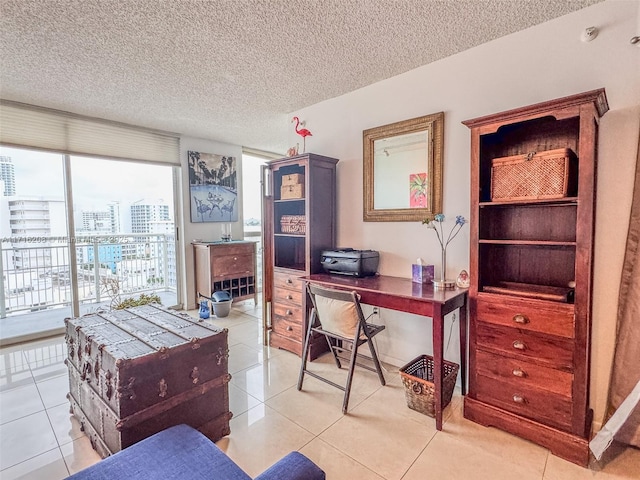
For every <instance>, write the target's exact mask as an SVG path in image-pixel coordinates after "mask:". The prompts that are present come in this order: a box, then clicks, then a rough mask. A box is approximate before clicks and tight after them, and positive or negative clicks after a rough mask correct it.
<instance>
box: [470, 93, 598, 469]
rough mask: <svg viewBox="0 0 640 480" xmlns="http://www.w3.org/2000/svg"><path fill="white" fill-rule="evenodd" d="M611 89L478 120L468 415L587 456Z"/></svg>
mask: <svg viewBox="0 0 640 480" xmlns="http://www.w3.org/2000/svg"><path fill="white" fill-rule="evenodd" d="M608 109H609V107H608V104H607V99H606V96H605V92H604V89H600V90H594V91H590V92H586V93H582V94H578V95H572V96H569V97H565V98H560V99H557V100H552V101H548V102H544V103H540V104H536V105H531V106H528V107H523V108H518V109H515V110H510V111H507V112H502V113H497V114H493V115H488V116H485V117H482V118H476V119H473V120H468V121H465V122H463V123H464V124H465V125H466V126H468V127H469V128H470V129H471V215H470V216H471V221H470V244H471V245H470V277H471V286H470V290H469V296H470V326H469V343H470V345H469V392H468V395H467V396H466V398H465V400H464V416H465V417H466V418H468V419H471V420H473V421H475V422H478V423H480V424H483V425H487V426H494V427H497V428H500V429H502V430H506V431H508V432H511V433H513V434H515V435H518V436H520V437H523V438H526V439H528V440H531V441H533V442H535V443H538V444H540V445H542V446H544V447H546V448H548V449H549V450H550V451H551V452H552V453H553V454H555V455H557V456H559V457H562V458H564V459H567V460H569V461H571V462H574V463H577V464H580V465H587V463H588V460H589V448H588V442H589V439H590V434H591V423H592V417H593V411H592V410H591V409H590V408H589V376H590V344H591V339H590V332H591V303H592V286H593V238H594V226H595V200H596V165H597V146H598V124H599V119H600V117H601V116H602V115H604V114H605V113H606V112H607V110H608Z"/></svg>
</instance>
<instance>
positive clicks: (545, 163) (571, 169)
mask: <svg viewBox="0 0 640 480" xmlns="http://www.w3.org/2000/svg"><path fill="white" fill-rule="evenodd" d="M577 174H578V158H577V157H576V154H575V153H573V151H572V150H571V149H568V148H558V149H555V150H547V151H545V152H537V153H536V152H530V153H528V154H524V155H513V156H510V157H504V158H495V159H493V161H492V163H491V200H492V201H521V200H544V199H547V200H549V199H558V198H564V197H567V196H572V195H575V194H576V191H577V187H578V183H577V180H578V175H577Z"/></svg>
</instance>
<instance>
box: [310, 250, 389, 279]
mask: <svg viewBox="0 0 640 480" xmlns="http://www.w3.org/2000/svg"><path fill="white" fill-rule="evenodd" d="M321 255H322V258H321V263H322V268H324V271H325V272H327V273H340V274H342V275H353V276H354V277H368V276H371V275H375V274H376V272H377V271H378V261H379V260H380V255H379V254H378V252H377V251H375V250H354V249H353V248H341V249H339V250H324V251H322V252H321Z"/></svg>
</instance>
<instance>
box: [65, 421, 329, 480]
mask: <svg viewBox="0 0 640 480" xmlns="http://www.w3.org/2000/svg"><path fill="white" fill-rule="evenodd" d="M123 479H132V480H158V479H162V480H191V479H194V480H195V479H197V480H200V479H208V480H251V477H249V475H247V474H246V473H245V472H244V471H242V469H240V467H238V465H236V464H235V463H234V462H233V460H231V459H230V458H229V457H228V456H227V455H226V454H225V453H224V452H223V451H222V450H220V449H219V448H218V447H217V446H216V444H215V443H213V442H212V441H211V440H209V439H208V438H207V437H205V436H204V435H203V434H202V433H200V432H199V431H197V430H195V429H194V428H191V427H189V426H187V425H177V426H175V427H171V428H168V429H166V430H163V431H161V432H159V433H156V434H155V435H152V436H151V437H148V438H145V439H144V440H142V441H140V442H138V443H136V444H134V445H131V446H130V447H128V448H125V449H124V450H122V451H120V452H117V453H115V454H113V455H111V456H110V457H107V458H105V459H104V460H102V461H100V462H98V463H96V464H95V465H92V466H91V467H89V468H87V469H85V470H82V471H81V472H78V473H76V474H75V475H72V476H70V477H68V480H123ZM324 479H325V474H324V472H323V471H322V470H321V469H320V468H318V466H317V465H316V464H315V463H313V462H312V461H311V460H309V459H308V458H307V457H305V456H304V455H302V454H301V453H299V452H291V453H289V454H288V455H287V456H285V457H284V458H282V459H281V460H279V461H278V462H277V463H275V464H274V465H273V466H271V467H270V468H269V469H267V470H266V471H264V472H263V473H261V474H260V475H258V476H257V477H256V480H324Z"/></svg>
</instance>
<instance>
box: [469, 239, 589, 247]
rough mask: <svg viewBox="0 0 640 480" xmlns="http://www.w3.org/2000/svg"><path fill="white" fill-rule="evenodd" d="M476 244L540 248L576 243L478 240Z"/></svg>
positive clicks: (571, 245) (573, 245)
mask: <svg viewBox="0 0 640 480" xmlns="http://www.w3.org/2000/svg"><path fill="white" fill-rule="evenodd" d="M478 243H488V244H493V245H531V246H541V247H550V246H556V247H575V246H576V242H555V241H549V240H478Z"/></svg>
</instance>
